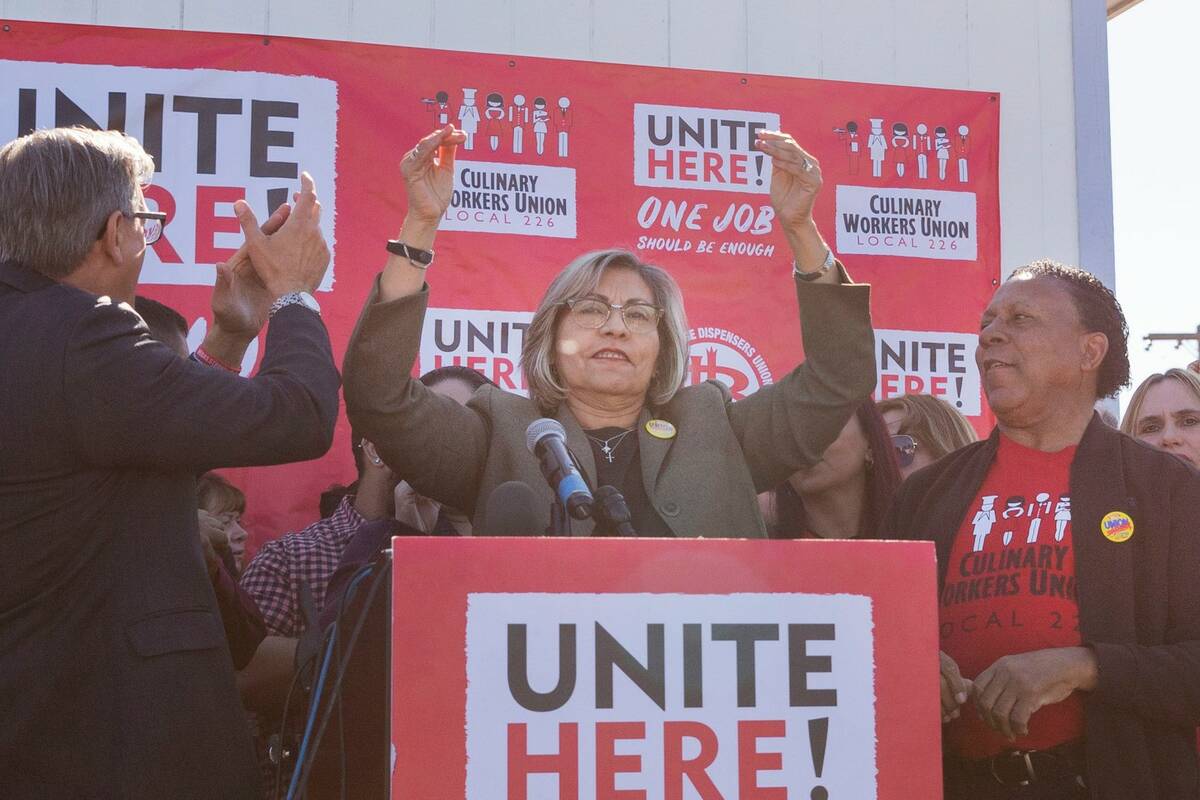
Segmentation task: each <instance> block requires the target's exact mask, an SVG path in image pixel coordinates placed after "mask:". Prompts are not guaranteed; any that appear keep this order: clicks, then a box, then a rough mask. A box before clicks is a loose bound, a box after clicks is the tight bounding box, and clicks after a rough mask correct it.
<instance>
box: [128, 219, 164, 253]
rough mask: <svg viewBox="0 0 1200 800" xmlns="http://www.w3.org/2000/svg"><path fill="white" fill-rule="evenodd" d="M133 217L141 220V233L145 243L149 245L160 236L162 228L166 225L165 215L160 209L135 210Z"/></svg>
mask: <svg viewBox="0 0 1200 800" xmlns="http://www.w3.org/2000/svg"><path fill="white" fill-rule="evenodd" d="M132 216H133V218H134V219H140V220H141V221H142V235H143V236H145V237H146V245H147V246H150V245H152V244H154V243H155V242H157V241H158V240H159V239H161V238H162V234H163V228H165V227H166V225H167V215H166V214H165V213H163V212H162V211H135V212H133V214H132Z"/></svg>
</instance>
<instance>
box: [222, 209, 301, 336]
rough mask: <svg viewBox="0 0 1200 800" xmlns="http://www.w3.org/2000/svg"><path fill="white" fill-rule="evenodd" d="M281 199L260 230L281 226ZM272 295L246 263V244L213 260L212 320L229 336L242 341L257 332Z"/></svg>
mask: <svg viewBox="0 0 1200 800" xmlns="http://www.w3.org/2000/svg"><path fill="white" fill-rule="evenodd" d="M291 210H292V208H291V206H289V205H288V204H286V203H284V204H283V205H281V206H279V208H277V209H275V213H273V214H272V215H271V216H270V218H269V219H268V220H267V221H266V222H264V223H263V225H262V229H261V230H262V232H263V233H264V234H265V235H267V236H270V235H271V234H273V233H275V232H276V231H278V230H279V229H280V228H281V227H283V223H284V222H286V221H287V218H288V216H289V214H290V213H291ZM274 301H275V298H274V297H272V296H271V293H270V292H269V291H267V287H266V286H264V285H263V282H262V280H261V279H260V278H259V277H258V274H257V273H256V272H255V271H254V265H253V264H251V263H250V256H249V248H248V247H247V246H246V245H245V244H243V245H242V246H241V247H240V248H238V251H237V252H236V253H234V255H233V257H232V258H230V259H229V260H228V261H226V262H223V263H221V264H217V281H216V283H215V284H214V285H213V295H212V312H213V323H214V324H215V325H217V326H219V327H220V328H221V329H222V330H223V331H225V332H226V333H228V334H230V335H231V336H235V337H239V338H243V339H245V340H246V341H249V340H250V339H253V338H254V337H255V336H258V333H259V331H261V330H262V327H263V325H266V324H267V315H268V313H269V312H270V310H271V303H273V302H274Z"/></svg>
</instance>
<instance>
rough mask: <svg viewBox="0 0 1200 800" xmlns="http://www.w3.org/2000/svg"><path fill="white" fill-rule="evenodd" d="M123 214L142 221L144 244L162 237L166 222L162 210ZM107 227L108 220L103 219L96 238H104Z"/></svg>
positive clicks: (152, 242)
mask: <svg viewBox="0 0 1200 800" xmlns="http://www.w3.org/2000/svg"><path fill="white" fill-rule="evenodd" d="M124 216H126V217H128V218H130V219H140V220H141V221H142V236H144V237H145V238H146V246H147V247H149V246H150V245H152V244H154V243H155V242H157V241H158V240H159V239H161V238H162V234H163V228H164V227H166V224H167V215H166V214H165V213H164V212H162V211H135V212H133V213H132V214H125V215H124ZM107 227H108V222H107V221H105V223H104V226H102V227H101V228H100V233H99V234H97V235H96V238H97V239H103V238H104V231H105V229H106V228H107Z"/></svg>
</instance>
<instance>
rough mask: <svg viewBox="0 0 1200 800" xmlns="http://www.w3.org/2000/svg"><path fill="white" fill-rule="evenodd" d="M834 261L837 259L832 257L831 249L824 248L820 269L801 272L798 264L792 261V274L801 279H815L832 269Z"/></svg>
mask: <svg viewBox="0 0 1200 800" xmlns="http://www.w3.org/2000/svg"><path fill="white" fill-rule="evenodd" d="M836 263H837V261H836V260H835V259H834V257H833V250H830V249H828V248H826V250H825V263H823V264H821V268H820V269H818V270H814V271H813V272H801V271H800V265H799V264H797V263H796V262H795V261H793V262H792V274H793V275H795V276H796V277H797V278H799V279H800V280H802V281H815V280H817V279H818V278H820V277H821V276H822V275H824V274H825V273H827V272H829V270H831V269H833V265H834V264H836Z"/></svg>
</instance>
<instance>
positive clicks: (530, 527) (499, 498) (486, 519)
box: [475, 420, 557, 536]
mask: <svg viewBox="0 0 1200 800" xmlns="http://www.w3.org/2000/svg"><path fill="white" fill-rule="evenodd" d="M551 421H552V422H553V420H551ZM555 424H557V423H555ZM543 533H545V523H543V522H542V521H541V515H540V514H539V513H538V499H537V495H535V494H534V493H533V489H530V488H529V484H526V483H522V482H521V481H507V482H506V483H502V484H500V485H499V486H497V487H496V488H495V489H493V490H492V493H491V494H490V495H488V499H487V505H486V506H484V511H483V527H482V529H481V530H477V531H475V535H476V536H541V535H542V534H543Z"/></svg>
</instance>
